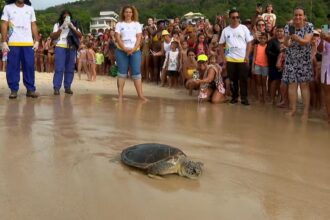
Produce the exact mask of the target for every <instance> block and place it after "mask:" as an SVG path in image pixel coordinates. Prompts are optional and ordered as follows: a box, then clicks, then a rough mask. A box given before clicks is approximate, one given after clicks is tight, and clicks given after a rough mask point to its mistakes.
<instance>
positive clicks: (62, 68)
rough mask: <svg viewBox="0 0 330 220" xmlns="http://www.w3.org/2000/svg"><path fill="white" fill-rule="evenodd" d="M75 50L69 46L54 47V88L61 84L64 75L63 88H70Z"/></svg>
mask: <svg viewBox="0 0 330 220" xmlns="http://www.w3.org/2000/svg"><path fill="white" fill-rule="evenodd" d="M76 55H77V51H76V50H75V49H70V48H62V47H56V48H55V74H54V78H53V85H54V89H56V90H59V89H60V88H61V86H62V82H63V75H64V88H65V89H70V88H71V84H72V81H73V77H74V67H75V63H76Z"/></svg>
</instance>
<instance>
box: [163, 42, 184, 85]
mask: <svg viewBox="0 0 330 220" xmlns="http://www.w3.org/2000/svg"><path fill="white" fill-rule="evenodd" d="M170 48H171V50H170V51H169V52H167V53H166V58H165V71H166V72H167V76H168V78H169V87H170V88H172V87H176V86H177V85H178V77H179V71H180V69H181V68H180V66H181V64H180V52H179V50H178V48H179V42H177V41H172V43H171V46H170Z"/></svg>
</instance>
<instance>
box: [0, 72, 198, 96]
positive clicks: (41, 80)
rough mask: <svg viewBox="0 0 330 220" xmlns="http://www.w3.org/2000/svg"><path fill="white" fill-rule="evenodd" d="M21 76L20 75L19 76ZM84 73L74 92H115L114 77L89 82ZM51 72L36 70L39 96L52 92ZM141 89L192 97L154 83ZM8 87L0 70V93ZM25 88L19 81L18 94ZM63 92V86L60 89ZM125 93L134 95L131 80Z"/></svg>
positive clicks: (151, 92)
mask: <svg viewBox="0 0 330 220" xmlns="http://www.w3.org/2000/svg"><path fill="white" fill-rule="evenodd" d="M21 78H22V77H21ZM86 79H87V77H86V75H82V79H81V80H79V79H78V75H77V74H76V75H75V78H74V81H73V83H72V90H73V92H74V93H75V94H111V95H116V94H117V84H116V78H113V77H109V76H97V80H96V82H89V81H87V80H86ZM52 82H53V74H52V73H39V72H36V88H37V91H38V92H39V93H40V95H41V96H47V95H52V94H53V83H52ZM143 91H144V93H145V95H146V96H148V97H160V98H173V99H194V97H191V96H188V92H187V91H186V90H185V89H168V88H162V87H159V86H157V85H156V84H154V83H144V84H143ZM9 92H10V91H9V89H8V86H7V82H6V75H5V73H4V72H0V94H2V95H5V96H8V95H9ZM25 92H26V90H25V87H24V85H23V84H22V80H21V83H20V91H19V94H23V95H24V94H25ZM61 92H62V93H63V87H62V91H61ZM124 93H125V95H128V96H130V95H135V94H136V92H135V89H134V86H133V83H132V81H131V80H127V81H126V86H125V89H124Z"/></svg>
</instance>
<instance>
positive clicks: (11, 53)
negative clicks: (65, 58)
mask: <svg viewBox="0 0 330 220" xmlns="http://www.w3.org/2000/svg"><path fill="white" fill-rule="evenodd" d="M1 20H2V24H1V35H2V41H3V47H2V51H3V52H8V64H7V74H6V77H7V83H8V87H9V88H10V90H11V93H10V96H9V98H10V99H16V98H17V92H18V89H19V81H20V67H21V65H22V70H23V82H24V85H25V87H26V89H27V92H26V96H27V97H31V98H37V97H38V94H37V93H36V92H35V90H36V88H35V74H34V52H35V50H37V49H38V46H39V45H38V44H39V43H38V35H39V34H38V29H37V24H36V16H35V12H34V9H33V7H31V3H30V1H29V0H8V1H7V4H6V6H5V7H4V9H3V14H2V17H1ZM32 35H33V38H32ZM33 39H34V41H33Z"/></svg>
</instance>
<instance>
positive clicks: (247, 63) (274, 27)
mask: <svg viewBox="0 0 330 220" xmlns="http://www.w3.org/2000/svg"><path fill="white" fill-rule="evenodd" d="M26 2H28V1H26V0H25V1H24V0H16V1H13V3H12V4H14V5H15V4H16V6H17V4H23V5H24V3H25V5H26ZM265 6H266V7H265V10H263V5H262V4H257V6H256V10H255V16H253V17H252V18H251V19H245V20H242V19H241V15H240V12H239V11H238V10H237V9H235V8H233V9H231V10H228V11H227V12H224V13H223V15H219V16H216V18H215V19H214V21H212V22H211V21H209V20H208V19H205V18H203V17H201V18H200V19H199V20H197V21H189V22H187V21H182V20H180V18H179V17H176V18H174V19H173V20H169V21H168V22H167V21H164V20H161V21H156V20H154V19H153V18H149V19H148V20H147V21H146V24H144V25H142V24H140V23H139V19H138V11H137V10H136V8H135V7H134V6H125V7H123V9H122V11H121V13H120V22H118V23H117V25H116V27H115V28H114V29H107V30H105V31H104V32H99V33H96V34H94V35H93V34H87V35H84V36H83V35H82V34H81V33H80V31H79V28H78V27H77V25H76V24H75V22H73V21H74V20H73V16H72V14H71V12H70V11H67V10H65V11H63V12H62V13H61V15H60V18H59V20H58V23H56V24H55V25H54V30H53V33H52V34H51V35H50V36H49V37H48V38H44V37H43V36H41V35H40V34H37V31H36V30H34V29H33V28H32V31H31V32H30V33H28V35H29V36H30V37H31V39H29V42H30V43H29V45H28V46H32V47H33V48H34V50H35V56H34V59H35V60H34V62H33V63H34V64H35V69H36V70H37V71H40V72H50V73H52V72H54V73H55V74H54V80H53V84H54V85H53V86H54V94H55V95H59V94H60V92H59V90H60V88H61V85H62V81H63V77H64V88H65V92H66V93H68V94H72V93H73V92H72V90H71V83H72V80H73V76H74V69H76V71H77V73H78V77H79V79H81V78H82V77H86V79H87V80H88V81H95V80H96V78H97V75H109V74H111V75H116V76H117V85H118V95H119V99H120V100H121V99H122V97H123V93H124V85H125V80H126V78H131V79H133V81H134V85H135V87H136V91H137V94H138V96H139V98H141V99H143V100H146V98H145V97H144V95H143V92H142V82H144V83H156V84H158V85H159V86H163V87H164V86H166V87H169V88H177V87H185V88H187V90H188V93H189V94H190V95H196V96H197V97H198V100H199V101H211V102H212V103H224V102H230V103H231V104H235V103H238V102H239V101H240V102H241V104H243V105H249V104H250V102H249V97H251V96H252V97H254V98H255V99H256V100H258V101H259V102H260V103H266V102H271V103H273V105H274V106H277V107H280V108H288V112H287V115H289V116H293V115H295V114H296V111H297V99H298V87H299V88H300V91H301V96H302V100H303V104H304V110H303V114H302V118H303V119H307V118H308V115H309V112H310V109H311V108H313V109H315V110H320V109H321V108H322V107H323V106H325V107H326V113H327V116H328V119H327V120H328V121H329V123H330V34H329V33H330V31H329V25H330V15H328V16H327V19H328V21H327V22H326V18H324V21H325V22H324V25H323V26H322V27H317V28H316V27H314V25H313V24H312V23H311V22H309V21H308V19H307V16H306V15H305V11H304V9H303V8H301V7H297V8H295V9H294V11H293V16H292V20H290V21H287V23H286V24H278V22H277V17H278V14H277V13H275V10H274V8H273V6H272V5H271V4H267V5H265ZM24 7H25V6H23V8H24ZM26 7H27V6H26ZM9 8H10V5H9V4H8V5H6V7H5V10H4V14H3V16H2V20H3V21H5V22H4V23H5V24H3V25H7V26H6V27H5V28H2V30H5V29H7V30H9V29H10V27H9V26H8V21H9V19H10V18H11V17H10V16H8V15H7V13H8V14H9V13H10V10H9ZM6 10H7V12H6ZM5 12H6V13H5ZM33 14H34V12H33ZM29 19H30V20H28V19H27V20H28V21H30V22H32V24H34V26H36V24H35V20H36V19H35V16H34V17H33V19H32V20H31V18H29ZM6 22H7V23H6ZM16 22H17V20H16ZM20 22H21V21H20ZM25 22H26V21H25ZM25 25H26V24H25ZM34 26H32V27H34ZM14 33H15V32H14ZM31 33H33V39H37V40H35V41H33V40H32V34H31ZM2 36H3V37H2V42H3V43H2V44H3V45H2V48H3V49H2V62H1V67H0V68H3V69H4V68H6V65H8V66H7V79H8V78H11V77H12V76H13V73H11V72H12V71H13V69H15V68H14V66H13V65H14V64H13V62H10V54H11V52H9V51H12V50H13V49H14V50H15V47H18V49H20V48H19V47H20V46H21V45H22V44H21V43H20V44H18V45H15V43H17V42H20V41H17V39H14V37H12V36H9V40H8V37H7V36H8V32H3V33H2ZM33 42H35V43H33ZM7 43H8V44H7ZM22 53H24V51H22ZM7 60H8V62H7ZM21 61H22V60H21ZM22 62H23V61H22ZM24 63H26V61H24V62H23V63H22V65H23V72H24V66H25V65H24ZM15 65H17V62H15ZM16 67H17V66H16ZM16 69H17V68H16ZM27 72H29V71H27ZM82 73H83V75H82ZM28 78H29V77H28ZM29 79H31V80H32V78H29ZM15 80H16V81H17V79H15ZM33 80H34V78H33ZM9 81H10V80H8V85H9V87H10V89H11V91H12V93H13V92H14V94H11V96H10V97H11V98H15V97H16V96H17V90H18V87H11V86H10V82H9ZM16 81H15V83H16ZM24 82H26V81H24ZM27 88H28V87H27ZM29 91H30V93H31V91H35V88H34V87H30V88H28V92H29ZM194 91H196V92H194ZM30 93H29V94H30ZM27 95H28V93H27ZM33 95H35V93H33Z"/></svg>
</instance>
